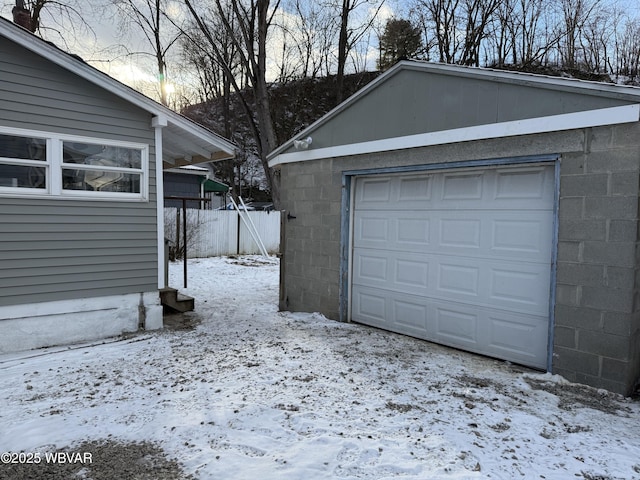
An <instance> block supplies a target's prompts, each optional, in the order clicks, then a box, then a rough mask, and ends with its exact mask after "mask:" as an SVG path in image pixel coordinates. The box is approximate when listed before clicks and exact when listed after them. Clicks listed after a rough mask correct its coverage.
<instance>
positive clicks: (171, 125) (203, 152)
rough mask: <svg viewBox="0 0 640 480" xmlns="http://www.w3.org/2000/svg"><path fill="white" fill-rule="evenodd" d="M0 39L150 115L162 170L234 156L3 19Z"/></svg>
mask: <svg viewBox="0 0 640 480" xmlns="http://www.w3.org/2000/svg"><path fill="white" fill-rule="evenodd" d="M0 36H2V37H5V38H7V39H8V40H10V41H12V42H14V43H17V44H19V45H21V46H22V47H24V48H26V49H28V50H30V51H32V52H33V53H35V54H37V55H39V56H41V57H43V58H45V59H46V60H48V61H51V62H53V63H55V64H56V65H58V66H60V67H62V68H64V69H66V70H68V71H70V72H72V73H74V74H75V75H77V76H78V77H81V78H83V79H85V80H87V81H89V82H91V83H93V84H95V85H97V86H98V87H101V88H103V89H104V90H106V91H108V92H110V93H112V94H114V95H117V96H118V97H120V98H122V99H123V100H125V101H127V102H129V103H131V104H133V105H135V106H136V107H138V108H141V109H142V110H144V111H146V112H148V113H149V114H151V116H152V117H153V126H154V127H161V128H162V142H163V166H164V168H165V169H167V168H173V167H179V166H183V165H191V164H198V163H207V162H214V161H219V160H225V159H229V158H233V157H234V156H235V145H233V144H232V143H231V142H229V141H228V140H226V139H225V138H223V137H221V136H220V135H217V134H216V133H214V132H212V131H210V130H208V129H207V128H205V127H203V126H201V125H199V124H197V123H196V122H194V121H192V120H190V119H188V118H186V117H184V116H182V115H180V114H179V113H176V112H174V111H173V110H171V109H170V108H167V107H165V106H164V105H162V104H160V103H158V102H156V101H155V100H153V99H151V98H149V97H147V96H145V95H143V94H142V93H140V92H138V91H136V90H134V89H133V88H131V87H128V86H127V85H125V84H123V83H121V82H119V81H118V80H116V79H114V78H113V77H110V76H109V75H107V74H105V73H103V72H101V71H100V70H98V69H96V68H94V67H92V66H91V65H89V64H88V63H85V62H84V61H82V60H81V59H80V58H78V57H77V56H74V55H71V54H68V53H66V52H64V51H63V50H61V49H60V48H58V47H56V46H55V45H53V44H51V43H49V42H46V41H44V40H42V39H41V38H39V37H37V36H35V35H33V34H32V33H31V32H29V31H28V30H26V29H24V28H22V27H20V26H18V25H15V24H14V23H12V22H11V21H9V20H7V19H5V18H2V17H0Z"/></svg>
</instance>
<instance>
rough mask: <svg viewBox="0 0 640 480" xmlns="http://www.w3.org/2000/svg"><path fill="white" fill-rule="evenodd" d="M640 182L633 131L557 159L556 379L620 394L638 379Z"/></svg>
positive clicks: (603, 133)
mask: <svg viewBox="0 0 640 480" xmlns="http://www.w3.org/2000/svg"><path fill="white" fill-rule="evenodd" d="M639 178H640V128H639V126H638V124H631V125H621V126H614V127H599V128H594V129H588V130H586V131H585V142H584V149H583V151H582V152H572V153H564V154H563V155H562V159H561V174H560V204H559V213H558V215H559V224H558V263H557V270H556V274H557V277H556V281H557V284H556V306H555V327H554V346H553V372H554V373H558V374H560V375H562V376H564V377H565V378H567V379H568V380H570V381H574V382H579V383H585V384H588V385H592V386H595V387H601V388H606V389H607V390H611V391H614V392H619V393H622V394H629V393H631V391H632V389H633V387H634V383H635V381H636V380H637V379H638V376H640V358H639V350H638V346H639V343H638V336H639V334H640V323H639V318H640V317H639V308H640V305H639V302H638V298H639V295H638V293H639V292H638V282H637V278H640V276H639V275H638V273H639V267H640V263H639V257H638V193H639V183H640V181H639Z"/></svg>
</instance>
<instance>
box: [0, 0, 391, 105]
mask: <svg viewBox="0 0 640 480" xmlns="http://www.w3.org/2000/svg"><path fill="white" fill-rule="evenodd" d="M396 1H397V0H387V1H386V2H385V5H384V6H383V8H382V9H381V11H380V14H379V15H380V18H381V21H383V20H384V19H386V18H389V17H391V16H393V14H394V11H395V8H396V7H394V6H393V5H395V4H396ZM67 3H69V4H71V5H72V6H73V7H74V10H75V11H76V12H81V14H82V18H83V21H81V20H80V16H78V15H76V14H75V13H74V14H72V15H71V18H72V19H73V24H74V27H73V28H71V27H70V22H69V21H68V17H67V18H65V20H67V21H64V22H63V24H62V25H61V26H57V25H56V24H55V22H53V21H52V19H51V18H50V17H47V15H50V14H51V13H52V12H56V10H53V9H50V10H48V11H47V10H45V11H44V13H43V24H44V25H47V26H51V27H54V28H53V29H50V30H48V31H47V30H45V31H44V32H43V35H45V37H46V39H47V40H49V41H52V42H54V43H56V44H57V45H58V46H60V47H61V48H63V49H65V50H67V51H69V52H72V53H75V54H77V55H79V56H80V57H82V58H83V59H84V60H85V61H86V62H87V63H89V64H91V65H93V66H94V67H96V68H98V69H100V70H102V71H104V72H105V73H107V74H109V75H111V76H113V77H114V78H116V79H117V80H120V81H122V82H123V83H126V84H128V85H130V86H132V87H134V88H137V89H139V90H141V91H143V93H145V94H147V95H150V96H154V95H156V92H155V90H156V89H157V86H156V83H157V77H156V75H155V73H154V72H155V70H156V69H157V67H156V64H155V59H154V57H153V56H152V55H151V54H150V52H151V50H150V48H149V42H148V40H147V39H146V38H145V37H144V36H143V35H141V34H135V33H134V32H132V31H130V30H126V29H124V30H123V28H122V25H121V22H119V20H118V18H117V16H116V11H115V9H114V7H113V6H111V5H110V2H109V1H108V0H98V1H93V2H80V1H79V0H68V2H67ZM13 4H14V2H11V1H8V0H4V2H3V3H2V4H1V5H2V10H1V11H0V15H2V16H3V17H5V18H8V19H11V8H12V5H13ZM365 7H366V6H365ZM366 12H367V9H366V8H360V9H359V10H358V13H359V14H361V15H364V14H366ZM62 17H63V18H64V17H65V16H64V15H63V16H62ZM280 19H281V20H280V21H281V22H284V23H289V25H291V23H290V22H289V21H288V20H287V14H286V13H285V12H284V10H283V11H282V15H281V17H280ZM83 22H84V23H85V24H84V25H83ZM54 29H57V30H58V31H62V32H64V37H65V38H64V40H63V39H62V37H61V35H60V34H58V33H57V32H55V31H54ZM273 31H274V32H275V33H273V35H272V40H271V43H272V45H273V48H272V52H273V55H272V58H271V59H270V64H271V65H272V68H271V73H270V75H269V74H268V76H270V77H271V78H270V79H274V78H275V75H276V72H277V65H276V64H277V62H278V57H279V53H280V50H281V46H282V42H283V39H282V36H281V35H279V34H278V33H277V31H276V30H275V29H273ZM370 42H371V45H370V46H369V47H368V49H367V52H366V54H365V58H364V60H362V61H363V62H365V63H366V65H367V69H375V61H376V59H377V50H376V49H375V45H374V44H375V43H377V40H376V38H375V35H373V36H372V37H371V39H370ZM173 51H174V53H175V54H177V49H173ZM176 63H180V62H179V61H178V60H176V61H174V62H173V63H172V62H170V63H169V69H170V73H173V75H174V78H173V81H174V82H175V83H176V84H180V83H181V82H184V81H185V78H186V76H187V74H184V73H183V72H179V71H178V69H176V68H175V64H176ZM172 67H174V68H172ZM170 80H171V79H170ZM190 80H192V79H186V81H187V82H188V81H190Z"/></svg>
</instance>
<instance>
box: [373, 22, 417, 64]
mask: <svg viewBox="0 0 640 480" xmlns="http://www.w3.org/2000/svg"><path fill="white" fill-rule="evenodd" d="M421 50H422V36H421V35H420V29H419V28H418V27H415V26H413V25H412V24H411V22H410V21H409V20H403V19H395V18H391V19H389V21H387V25H386V26H385V27H384V32H383V33H382V35H381V36H380V60H378V68H379V69H380V70H387V69H388V68H390V67H392V66H393V65H394V64H395V63H396V62H398V61H400V60H404V59H408V58H414V57H416V56H417V55H418V54H419V53H420V51H421Z"/></svg>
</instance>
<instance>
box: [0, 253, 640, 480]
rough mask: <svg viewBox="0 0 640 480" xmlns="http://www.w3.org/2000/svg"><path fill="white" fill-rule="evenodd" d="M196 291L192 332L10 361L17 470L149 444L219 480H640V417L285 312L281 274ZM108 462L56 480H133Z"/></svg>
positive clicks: (624, 408)
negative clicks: (98, 444)
mask: <svg viewBox="0 0 640 480" xmlns="http://www.w3.org/2000/svg"><path fill="white" fill-rule="evenodd" d="M181 268H182V267H181V264H179V263H178V264H174V265H172V267H171V279H172V280H171V282H170V283H171V285H172V286H175V287H178V288H180V287H181V278H182V277H181V275H182V270H181ZM182 291H183V292H185V293H187V294H189V295H192V296H194V297H196V311H195V312H193V313H190V314H188V315H187V317H186V320H188V322H192V323H194V324H196V325H195V327H193V328H187V327H188V325H186V326H185V328H177V329H176V328H174V329H165V330H163V331H161V332H151V333H149V332H143V333H140V334H136V335H132V336H129V337H127V338H124V339H117V340H116V339H114V341H108V342H105V343H103V344H99V345H94V346H74V347H72V348H68V347H66V348H53V349H47V350H38V351H32V352H27V353H22V354H13V355H4V356H0V452H3V451H12V452H18V451H24V452H30V453H34V452H35V453H41V452H52V451H54V450H56V449H61V448H67V447H69V448H73V447H74V445H75V446H77V445H84V446H83V447H82V448H89V449H90V448H91V447H90V445H92V444H87V443H84V444H81V443H80V442H84V441H107V440H108V441H110V442H120V443H122V444H123V445H133V444H134V443H132V442H141V441H146V442H153V443H155V444H157V445H158V446H159V447H161V448H162V449H163V450H164V452H165V453H166V455H167V456H168V457H169V458H174V459H176V460H178V462H180V464H181V468H182V471H183V474H184V476H181V477H180V478H187V476H189V475H190V476H192V478H198V479H203V480H208V479H223V480H227V479H262V480H269V479H283V478H286V479H304V480H308V479H387V478H407V479H480V478H487V479H489V478H490V479H505V480H506V479H514V478H526V479H576V478H578V479H640V404H639V403H638V402H636V401H631V400H629V399H624V398H622V397H620V396H616V395H613V394H610V393H607V392H604V391H598V390H594V389H590V388H586V387H583V386H579V385H574V384H569V383H566V382H564V381H563V380H562V379H561V378H559V377H557V376H551V375H548V374H541V373H537V372H533V371H530V370H527V369H524V368H521V367H518V366H514V365H510V364H508V363H505V362H501V361H497V360H492V359H487V358H483V357H479V356H475V355H472V354H467V353H464V352H460V351H456V350H451V349H447V348H445V347H440V346H437V345H433V344H430V343H427V342H423V341H419V340H415V339H412V338H408V337H404V336H401V335H395V334H392V333H387V332H383V331H380V330H376V329H373V328H369V327H365V326H361V325H356V324H341V323H338V322H335V321H331V320H327V319H325V318H324V317H322V316H321V315H319V314H313V313H308V314H302V313H288V312H278V311H277V299H278V265H277V261H276V260H271V261H268V260H265V259H263V258H261V257H255V256H247V257H240V258H210V259H194V260H191V261H190V263H189V288H188V289H182ZM87 445H89V447H87ZM42 454H43V453H42ZM101 459H102V457H101ZM100 461H103V462H105V464H104V465H99V463H100ZM100 461H96V460H95V459H94V461H93V463H92V464H91V465H86V466H85V467H86V468H84V470H80V471H79V473H76V474H74V475H75V476H73V477H64V476H59V477H50V478H85V479H87V478H95V479H97V478H123V475H124V474H117V475H116V474H115V473H114V474H113V477H110V476H109V475H108V471H109V468H114V467H112V466H110V465H109V463H108V461H107V460H104V459H102V460H100ZM3 468H4V472H5V474H4V476H3ZM100 468H102V474H101V475H102V476H99V475H98V474H97V473H92V472H98V471H99V470H100ZM8 471H9V470H8V469H7V465H4V466H3V465H1V464H0V478H11V477H10V475H9V474H8V473H6V472H8ZM54 471H55V470H54ZM105 471H107V473H106V474H105V473H104V472H105ZM113 471H115V470H113ZM105 475H106V476H105ZM25 478H26V477H25ZM34 478H35V477H34ZM129 478H134V477H133V476H131V477H129ZM135 478H143V477H135ZM144 478H147V477H144ZM148 478H154V477H153V476H149V477H148ZM157 478H159V475H158V476H157ZM162 478H165V477H162ZM166 478H170V477H166ZM173 478H177V477H173Z"/></svg>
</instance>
